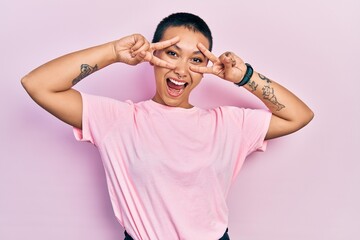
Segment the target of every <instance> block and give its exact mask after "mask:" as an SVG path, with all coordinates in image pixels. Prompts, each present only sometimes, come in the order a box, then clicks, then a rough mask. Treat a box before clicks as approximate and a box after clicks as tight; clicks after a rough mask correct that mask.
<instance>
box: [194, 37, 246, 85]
mask: <svg viewBox="0 0 360 240" xmlns="http://www.w3.org/2000/svg"><path fill="white" fill-rule="evenodd" d="M198 48H199V50H200V51H201V52H202V53H203V54H204V55H205V56H206V57H207V58H208V59H209V60H210V61H211V62H212V63H213V65H212V66H209V67H197V66H190V69H191V71H194V72H198V73H210V74H214V75H216V76H218V77H220V78H222V79H225V80H227V81H230V82H234V83H237V82H240V81H241V79H243V77H244V74H245V72H246V65H245V63H244V61H243V60H242V59H241V58H239V57H238V56H236V55H235V54H234V53H232V52H225V53H223V54H221V55H220V57H216V56H215V55H214V54H213V53H212V52H210V51H209V50H208V49H207V48H206V47H205V46H204V45H202V44H201V43H198Z"/></svg>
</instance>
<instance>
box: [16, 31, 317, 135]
mask: <svg viewBox="0 0 360 240" xmlns="http://www.w3.org/2000/svg"><path fill="white" fill-rule="evenodd" d="M208 47H209V42H208V40H207V39H206V38H205V37H204V36H203V35H202V34H201V33H199V32H194V31H192V30H188V29H186V28H183V27H170V28H168V29H167V30H166V31H165V33H164V36H163V39H161V41H160V42H158V43H154V44H153V43H149V42H148V41H147V40H146V39H145V38H144V37H143V36H142V35H140V34H133V35H130V36H126V37H124V38H121V39H119V40H116V41H113V42H109V43H106V44H103V45H99V46H95V47H92V48H88V49H84V50H81V51H77V52H74V53H70V54H67V55H64V56H62V57H59V58H57V59H54V60H52V61H50V62H48V63H45V64H44V65H42V66H40V67H38V68H36V69H34V70H33V71H31V72H30V73H29V74H27V75H26V76H24V77H23V78H22V80H21V83H22V85H23V86H24V88H25V89H26V91H27V92H28V93H29V95H30V96H31V98H32V99H33V100H34V101H35V102H37V103H38V104H39V105H40V106H41V107H43V108H44V109H45V110H47V111H48V112H49V113H51V114H53V115H54V116H56V117H57V118H59V119H60V120H62V121H64V122H66V123H68V124H70V125H72V126H74V127H77V128H80V129H81V124H82V98H81V95H80V93H79V92H78V91H77V90H75V89H73V86H74V85H75V84H77V83H78V82H80V81H82V80H83V79H84V78H86V77H87V76H88V75H90V74H92V73H94V72H95V71H98V70H100V69H102V68H104V67H106V66H108V65H111V64H114V63H118V62H120V63H124V64H128V65H137V64H140V63H142V62H149V63H150V64H151V65H153V66H154V73H155V81H156V93H155V95H154V97H153V100H154V101H156V102H158V103H160V104H164V105H167V106H172V107H182V108H191V107H192V105H191V104H190V103H189V96H190V94H191V92H192V91H193V89H194V88H195V87H196V86H197V85H198V84H199V83H200V81H201V79H202V77H203V74H213V75H216V76H217V77H218V78H219V79H220V80H225V81H229V82H232V83H238V82H240V81H241V80H242V79H243V77H244V74H245V72H246V70H247V66H246V65H245V64H244V61H243V60H242V59H241V58H240V57H238V56H237V55H236V54H235V53H233V52H230V51H227V52H225V53H223V54H221V55H220V56H219V57H216V56H215V55H214V54H213V53H211V52H210V51H209V50H208ZM208 61H210V64H209V66H207V63H208ZM167 78H173V79H176V80H177V81H184V82H186V83H187V86H186V87H185V90H184V92H183V93H182V94H180V96H176V97H174V96H171V95H170V94H169V91H168V90H167V87H166V79H167ZM244 87H245V88H246V89H247V90H248V91H250V92H251V93H253V94H254V95H255V96H256V97H258V98H259V100H261V101H262V102H263V103H264V104H265V105H266V106H267V107H268V108H269V110H270V111H271V112H272V117H271V122H270V126H269V130H268V132H267V135H266V139H271V138H275V137H280V136H284V135H286V134H289V133H292V132H295V131H297V130H299V129H300V128H302V127H304V126H305V125H306V124H307V123H308V122H309V121H310V120H311V119H312V118H313V112H312V111H311V110H310V108H309V107H308V106H307V105H306V104H305V103H303V102H302V101H301V100H300V99H299V98H298V97H296V96H295V95H294V94H293V93H292V92H290V91H289V90H287V89H286V88H285V87H283V86H281V85H280V84H278V83H276V82H275V81H273V80H270V79H268V78H267V77H265V76H264V75H262V74H260V73H257V72H256V71H254V73H253V75H252V77H251V79H250V81H249V82H248V83H247V84H246V85H245V86H244Z"/></svg>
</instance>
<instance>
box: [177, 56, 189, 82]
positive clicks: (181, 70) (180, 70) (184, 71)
mask: <svg viewBox="0 0 360 240" xmlns="http://www.w3.org/2000/svg"><path fill="white" fill-rule="evenodd" d="M174 72H175V73H176V74H177V75H178V77H179V78H186V77H187V75H188V72H189V66H188V63H187V62H186V61H183V60H179V61H178V62H177V63H176V67H175V69H174Z"/></svg>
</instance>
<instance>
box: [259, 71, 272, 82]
mask: <svg viewBox="0 0 360 240" xmlns="http://www.w3.org/2000/svg"><path fill="white" fill-rule="evenodd" d="M258 75H259V78H261V79H262V80H264V81H266V82H267V83H271V80H270V79H268V78H267V77H265V76H264V75H262V74H260V73H258Z"/></svg>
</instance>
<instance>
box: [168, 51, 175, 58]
mask: <svg viewBox="0 0 360 240" xmlns="http://www.w3.org/2000/svg"><path fill="white" fill-rule="evenodd" d="M166 54H167V55H169V56H172V57H176V56H177V54H176V52H173V51H167V52H166Z"/></svg>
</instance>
